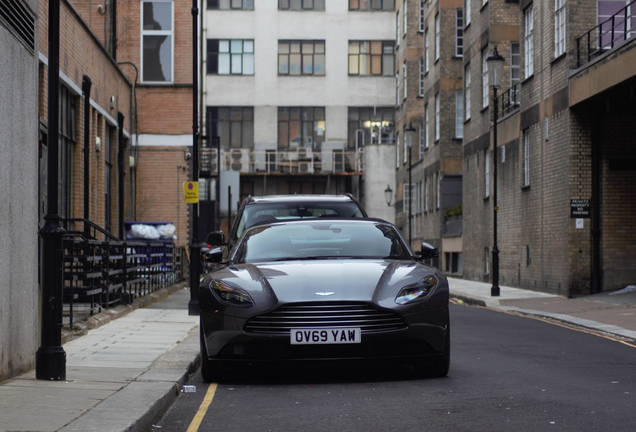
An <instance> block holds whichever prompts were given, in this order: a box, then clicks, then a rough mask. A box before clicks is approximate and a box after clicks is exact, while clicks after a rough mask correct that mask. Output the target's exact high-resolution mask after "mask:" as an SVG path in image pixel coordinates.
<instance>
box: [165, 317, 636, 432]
mask: <svg viewBox="0 0 636 432" xmlns="http://www.w3.org/2000/svg"><path fill="white" fill-rule="evenodd" d="M451 320H452V321H451V328H452V333H451V334H452V336H451V337H452V344H451V346H452V356H451V372H450V374H449V377H447V378H443V379H413V378H412V376H411V371H410V370H409V368H408V367H388V368H377V367H375V368H374V367H341V366H339V365H334V366H331V367H328V368H320V369H316V368H311V369H303V368H300V369H293V370H291V371H290V370H284V371H270V370H258V369H257V370H251V371H242V372H240V373H238V374H236V375H235V376H234V377H233V378H232V380H231V381H230V382H229V383H225V384H219V385H218V386H217V385H215V384H213V385H211V386H208V385H207V384H205V383H203V382H202V381H201V377H200V374H199V373H197V374H196V375H195V376H194V377H193V378H192V380H191V382H189V383H188V384H189V385H194V386H195V387H196V392H195V393H182V394H181V395H180V397H179V398H178V399H177V401H176V402H175V404H174V405H173V406H172V407H171V408H170V410H169V411H168V412H167V413H166V415H165V416H164V417H163V418H162V419H161V421H160V422H158V423H157V425H156V426H155V427H154V428H153V431H169V432H182V431H183V432H185V431H187V432H196V431H197V430H198V431H206V432H207V431H237V432H243V431H246V432H247V431H258V432H265V431H281V432H289V431H364V432H369V431H418V432H419V431H515V432H519V431H546V430H553V431H577V432H578V431H595V430H598V431H610V430H611V431H632V430H634V427H635V426H634V407H636V344H634V343H633V342H632V343H629V344H625V343H622V342H620V341H616V340H611V339H608V338H606V337H603V336H599V335H595V334H592V333H589V332H586V331H581V330H577V329H572V328H567V327H564V326H562V325H558V324H554V323H548V322H545V321H541V320H538V319H533V318H529V317H523V316H518V315H511V314H507V313H502V312H497V311H493V310H489V309H485V308H479V307H469V306H457V305H453V306H451ZM206 404H209V405H206ZM197 412H199V415H198V416H197ZM188 428H189V429H188Z"/></svg>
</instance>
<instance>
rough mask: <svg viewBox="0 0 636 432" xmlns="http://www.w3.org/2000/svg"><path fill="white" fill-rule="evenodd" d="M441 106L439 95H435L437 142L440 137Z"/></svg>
mask: <svg viewBox="0 0 636 432" xmlns="http://www.w3.org/2000/svg"><path fill="white" fill-rule="evenodd" d="M439 122H440V106H439V93H437V94H436V95H435V142H437V141H439V136H440V124H439Z"/></svg>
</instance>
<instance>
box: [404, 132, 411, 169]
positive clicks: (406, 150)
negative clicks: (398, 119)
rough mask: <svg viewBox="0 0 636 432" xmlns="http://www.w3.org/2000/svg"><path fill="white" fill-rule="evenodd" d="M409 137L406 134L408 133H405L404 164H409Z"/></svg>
mask: <svg viewBox="0 0 636 432" xmlns="http://www.w3.org/2000/svg"><path fill="white" fill-rule="evenodd" d="M409 139H410V138H409V136H408V135H407V134H406V131H404V162H403V163H407V162H408V161H409V158H408V154H409V148H410V147H409V142H408V140H409Z"/></svg>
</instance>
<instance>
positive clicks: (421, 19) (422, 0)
mask: <svg viewBox="0 0 636 432" xmlns="http://www.w3.org/2000/svg"><path fill="white" fill-rule="evenodd" d="M425 4H426V0H420V28H419V32H420V33H422V32H423V31H424V20H425V19H426V16H424V5H425Z"/></svg>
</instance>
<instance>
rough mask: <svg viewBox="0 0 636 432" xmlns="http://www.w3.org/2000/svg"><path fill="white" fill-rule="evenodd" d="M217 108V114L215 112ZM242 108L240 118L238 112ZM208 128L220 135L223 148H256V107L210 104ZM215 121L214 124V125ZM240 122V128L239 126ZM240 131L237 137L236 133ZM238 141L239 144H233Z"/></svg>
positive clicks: (226, 149)
mask: <svg viewBox="0 0 636 432" xmlns="http://www.w3.org/2000/svg"><path fill="white" fill-rule="evenodd" d="M215 110H216V116H215V117H212V116H213V113H214V112H215ZM239 110H240V119H238V113H239ZM205 118H206V130H207V131H208V133H209V134H210V135H211V136H216V137H218V141H219V147H220V148H221V150H224V151H229V150H231V149H235V148H250V149H253V148H254V107H252V106H208V107H206V117H205ZM213 123H214V125H213ZM237 124H238V128H237ZM236 133H239V134H240V136H239V138H238V139H237V138H236V137H234V134H236ZM236 142H238V143H239V145H232V144H233V143H236Z"/></svg>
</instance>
